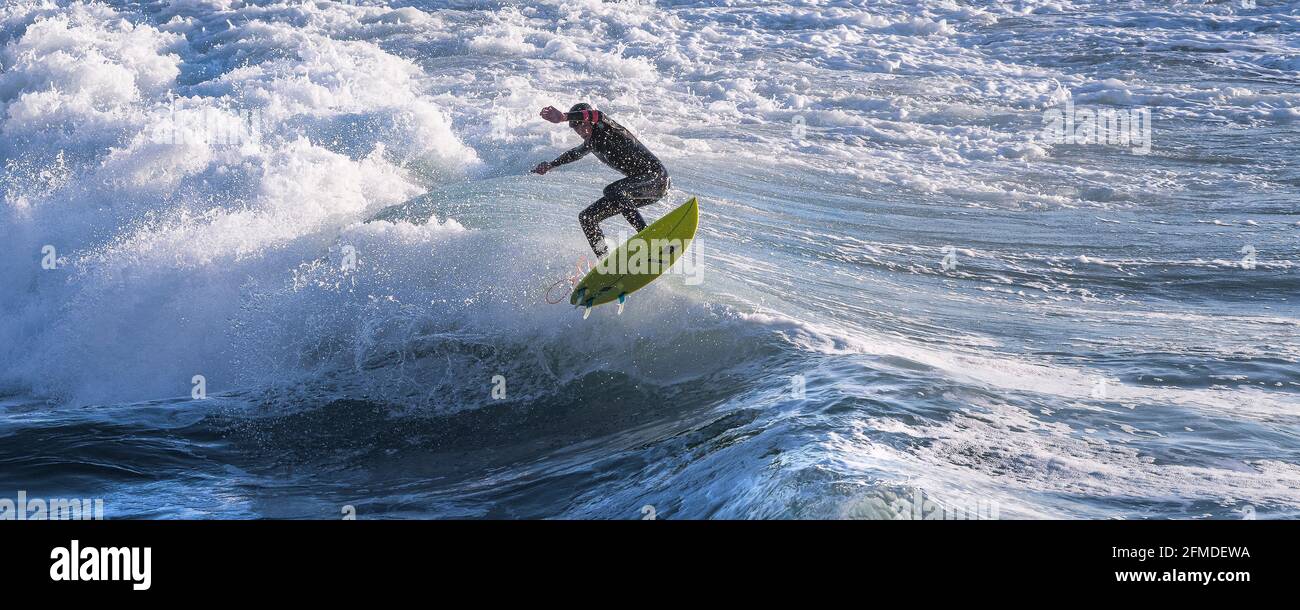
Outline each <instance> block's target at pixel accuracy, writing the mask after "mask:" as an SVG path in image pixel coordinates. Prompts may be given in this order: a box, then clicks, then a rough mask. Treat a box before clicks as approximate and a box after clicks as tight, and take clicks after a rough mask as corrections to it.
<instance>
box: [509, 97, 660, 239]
mask: <svg viewBox="0 0 1300 610" xmlns="http://www.w3.org/2000/svg"><path fill="white" fill-rule="evenodd" d="M541 114H542V118H544V119H546V120H548V121H550V122H552V123H561V122H564V121H568V122H569V127H572V128H573V130H574V131H576V132H578V135H579V136H582V144H580V145H578V147H577V148H574V149H572V150H570V151H568V152H566V153H564V154H562V155H560V156H559V157H556V158H555V160H554V161H543V162H542V163H538V164H537V167H534V168H533V173H534V174H538V175H541V174H545V173H546V172H549V171H551V170H552V169H554V168H556V167H559V166H561V165H564V164H567V163H572V162H574V161H577V160H578V159H581V158H582V157H584V156H586V155H587V153H596V158H597V159H600V160H601V162H602V163H604V164H605V165H608V166H610V167H612V168H614V169H616V170H618V172H619V173H621V174H623V175H624V176H626V178H623V179H621V180H618V181H615V182H614V183H612V184H610V185H609V186H606V187H605V193H604V196H603V197H601V198H600V199H598V200H597V201H596V203H593V204H591V205H589V206H587V209H585V210H583V211H582V213H581V214H578V224H580V225H582V231H583V233H586V234H587V241H588V242H589V243H590V244H591V249H592V251H593V252H595V253H596V256H597V257H604V256H605V254H606V252H607V251H608V250H607V248H606V246H605V236H604V234H603V233H601V231H600V221H602V220H605V219H606V218H609V217H611V216H613V215H615V214H622V215H623V218H626V219H627V221H628V222H629V223H631V224H632V226H633V227H634V228H636V230H637V231H638V232H640V231H641V230H642V229H644V228H645V226H646V224H645V219H644V218H642V217H641V212H639V211H637V208H639V207H642V206H647V205H650V204H652V203H654V202H656V201H659V200H660V199H662V198H663V196H664V195H666V194H667V193H668V189H669V188H670V187H671V186H672V181H671V180H669V178H668V170H667V169H665V168H664V164H663V163H660V162H659V159H658V157H655V156H654V153H651V152H650V149H648V148H646V147H645V145H644V144H642V143H641V141H640V140H638V139H636V136H634V135H632V132H630V131H628V130H627V128H626V127H623V126H622V125H619V124H618V123H616V122H614V121H613V120H612V119H610V118H609V115H606V114H605V113H603V112H601V111H599V110H596V109H595V108H592V107H591V105H590V104H575V105H574V106H573V108H570V109H569V111H568V112H560V110H559V109H557V108H556V107H554V106H547V107H545V108H543V109H542V113H541Z"/></svg>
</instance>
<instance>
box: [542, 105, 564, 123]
mask: <svg viewBox="0 0 1300 610" xmlns="http://www.w3.org/2000/svg"><path fill="white" fill-rule="evenodd" d="M542 118H543V119H546V120H548V121H550V122H552V123H563V122H564V113H563V112H560V109H559V108H556V107H555V106H547V107H545V108H543V109H542Z"/></svg>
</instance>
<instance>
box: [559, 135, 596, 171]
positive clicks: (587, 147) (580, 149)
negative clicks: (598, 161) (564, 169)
mask: <svg viewBox="0 0 1300 610" xmlns="http://www.w3.org/2000/svg"><path fill="white" fill-rule="evenodd" d="M589 152H591V140H587V141H586V142H583V143H582V144H580V145H578V146H577V147H575V148H571V149H569V150H567V151H565V152H564V154H562V155H560V156H558V157H556V158H555V160H554V161H551V163H550V166H551V167H559V166H561V165H564V164H566V163H573V162H574V161H577V160H578V159H581V158H583V157H585V156H587V153H589Z"/></svg>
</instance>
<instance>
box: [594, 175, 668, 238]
mask: <svg viewBox="0 0 1300 610" xmlns="http://www.w3.org/2000/svg"><path fill="white" fill-rule="evenodd" d="M668 184H669V182H668V176H665V175H661V174H644V175H641V176H630V177H627V178H624V179H622V180H619V181H617V182H615V183H613V184H611V185H609V186H607V187H605V198H606V199H611V200H614V201H616V202H617V203H618V204H619V205H620V206H621V209H620V210H619V211H620V212H622V213H623V218H626V219H627V222H628V223H629V224H631V225H632V227H633V228H635V229H636V230H637V231H638V232H639V231H641V230H643V229H645V227H646V223H645V218H643V217H642V216H641V212H639V211H637V208H639V207H641V206H646V205H650V204H652V203H654V202H656V201H659V200H660V199H662V198H663V196H664V195H665V194H667V193H668Z"/></svg>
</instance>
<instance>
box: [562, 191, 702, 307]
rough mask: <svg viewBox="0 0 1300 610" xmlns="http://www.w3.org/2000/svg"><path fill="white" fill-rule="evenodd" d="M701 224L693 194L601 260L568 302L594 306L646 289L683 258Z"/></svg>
mask: <svg viewBox="0 0 1300 610" xmlns="http://www.w3.org/2000/svg"><path fill="white" fill-rule="evenodd" d="M699 225H700V206H699V203H698V202H696V200H695V198H694V197H691V200H690V201H687V202H686V203H683V204H682V205H680V206H678V207H677V209H675V210H673V211H671V212H669V213H667V214H665V215H664V217H663V218H660V219H659V220H656V221H654V222H653V223H651V224H650V226H648V227H646V228H645V229H643V230H642V231H641V232H640V233H637V234H636V235H634V236H632V238H631V239H629V240H627V242H626V243H624V244H623V245H621V246H619V247H617V248H615V249H614V250H613V251H612V252H610V253H609V254H608V255H606V256H605V258H603V259H601V262H600V263H598V264H597V265H596V266H595V267H594V268H592V270H591V271H589V272H588V273H587V275H586V276H585V277H583V278H582V281H581V282H578V284H577V285H576V286H574V287H573V294H572V295H570V296H569V304H570V305H579V306H585V307H595V306H596V305H603V304H605V303H609V302H610V301H616V300H618V297H619V296H620V295H628V294H632V293H633V292H636V291H637V290H640V289H642V288H645V287H646V285H647V284H649V283H650V282H653V281H654V280H655V279H656V278H658V277H659V276H661V275H663V274H664V273H666V272H667V271H668V270H669V269H670V268H671V267H672V266H673V264H674V263H676V262H677V259H679V258H681V257H682V255H683V254H684V253H685V252H686V248H687V247H689V246H690V243H691V241H693V240H694V239H695V229H696V228H698V227H699ZM656 240H659V242H660V243H656ZM674 245H675V246H676V247H674ZM624 261H626V263H624ZM641 261H644V262H645V264H641Z"/></svg>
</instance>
